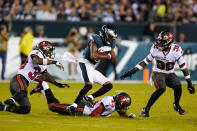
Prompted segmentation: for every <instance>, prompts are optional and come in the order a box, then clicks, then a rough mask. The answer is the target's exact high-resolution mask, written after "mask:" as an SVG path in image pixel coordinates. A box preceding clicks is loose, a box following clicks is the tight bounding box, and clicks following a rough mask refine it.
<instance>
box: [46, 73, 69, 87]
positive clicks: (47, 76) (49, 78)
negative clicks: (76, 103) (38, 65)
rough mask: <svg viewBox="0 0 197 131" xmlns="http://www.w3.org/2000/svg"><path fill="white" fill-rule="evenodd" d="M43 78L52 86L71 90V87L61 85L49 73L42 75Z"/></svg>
mask: <svg viewBox="0 0 197 131" xmlns="http://www.w3.org/2000/svg"><path fill="white" fill-rule="evenodd" d="M42 77H43V80H44V81H47V82H49V83H51V84H53V85H55V86H58V87H59V88H64V87H68V88H69V87H70V86H69V85H68V84H66V83H65V84H62V83H59V82H57V81H55V79H54V78H53V77H52V76H51V75H50V74H49V73H48V72H47V71H45V72H43V73H42Z"/></svg>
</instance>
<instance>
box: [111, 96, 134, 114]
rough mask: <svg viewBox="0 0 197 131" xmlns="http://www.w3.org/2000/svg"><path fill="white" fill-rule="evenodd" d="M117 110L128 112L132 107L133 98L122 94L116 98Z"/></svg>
mask: <svg viewBox="0 0 197 131" xmlns="http://www.w3.org/2000/svg"><path fill="white" fill-rule="evenodd" d="M114 100H115V108H116V110H117V111H123V110H124V111H125V110H128V109H129V107H130V105H131V97H130V96H129V95H128V94H127V93H125V92H121V93H120V94H117V95H116V96H115V97H114Z"/></svg>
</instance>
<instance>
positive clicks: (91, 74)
mask: <svg viewBox="0 0 197 131" xmlns="http://www.w3.org/2000/svg"><path fill="white" fill-rule="evenodd" d="M77 70H78V73H79V74H80V75H81V79H82V81H83V82H84V83H85V82H91V83H92V84H93V83H94V82H95V83H98V84H100V85H103V84H104V83H105V82H107V81H109V79H108V78H106V77H105V76H104V75H103V74H102V73H100V72H99V71H97V70H96V69H94V65H93V64H91V63H79V64H78V65H77Z"/></svg>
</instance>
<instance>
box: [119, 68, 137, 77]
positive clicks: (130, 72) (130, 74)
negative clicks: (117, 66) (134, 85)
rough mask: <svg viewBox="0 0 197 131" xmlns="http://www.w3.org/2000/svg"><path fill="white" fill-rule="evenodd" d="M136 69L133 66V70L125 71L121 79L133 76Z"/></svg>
mask: <svg viewBox="0 0 197 131" xmlns="http://www.w3.org/2000/svg"><path fill="white" fill-rule="evenodd" d="M135 72H136V71H135V69H134V68H133V69H132V70H130V71H127V72H125V73H124V74H123V75H121V76H120V79H121V80H124V79H125V78H127V77H129V76H130V77H131V76H132V75H133V74H135Z"/></svg>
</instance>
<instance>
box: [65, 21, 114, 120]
mask: <svg viewBox="0 0 197 131" xmlns="http://www.w3.org/2000/svg"><path fill="white" fill-rule="evenodd" d="M116 37H117V33H116V29H115V27H114V26H112V25H104V26H103V27H102V30H101V31H100V34H99V35H97V34H93V35H92V36H91V38H90V41H89V43H88V45H87V47H86V48H85V50H84V52H83V62H79V64H78V72H79V74H80V75H81V78H82V81H83V82H84V87H83V88H82V89H81V91H80V92H79V94H78V96H77V98H76V99H75V101H74V103H73V104H72V105H71V106H70V107H69V111H70V113H71V115H73V116H75V115H76V108H77V106H78V105H79V103H80V101H81V100H82V99H84V101H86V102H87V104H88V105H89V106H90V107H92V106H93V102H92V101H93V99H94V98H96V97H99V96H102V95H103V94H105V93H107V92H108V91H109V90H111V89H112V87H113V86H112V83H111V82H110V81H109V79H108V78H106V77H105V76H104V75H103V74H101V73H100V72H99V71H97V70H96V69H95V68H94V66H95V64H96V63H97V62H98V61H99V60H101V59H107V60H112V62H113V63H116V61H117V58H116V55H115V53H114V50H113V49H114V48H115V42H114V39H115V38H116ZM109 64H110V63H109ZM93 82H96V83H98V84H100V85H102V87H101V88H100V89H99V90H98V91H96V92H95V93H93V94H91V95H89V96H88V97H86V96H85V95H86V94H87V93H88V91H89V90H91V89H92V84H93Z"/></svg>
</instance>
